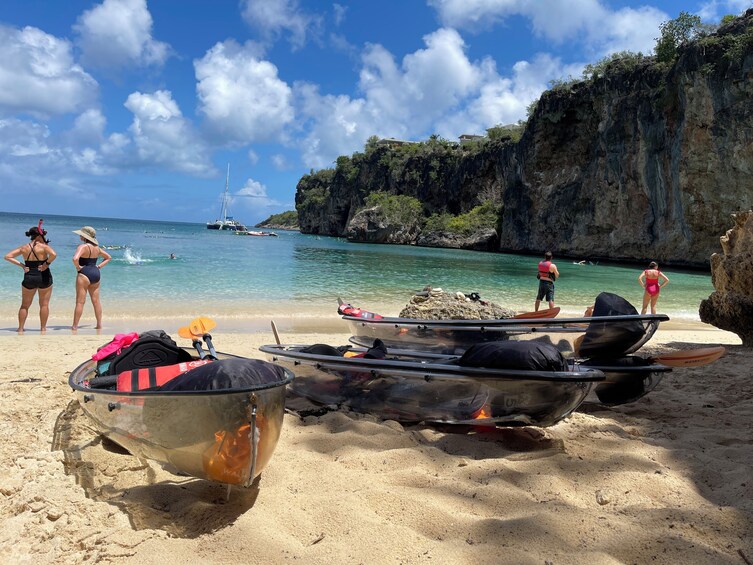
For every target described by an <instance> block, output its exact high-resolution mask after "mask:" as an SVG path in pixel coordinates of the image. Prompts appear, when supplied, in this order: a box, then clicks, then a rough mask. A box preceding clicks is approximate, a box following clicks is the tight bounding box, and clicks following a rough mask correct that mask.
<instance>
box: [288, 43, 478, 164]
mask: <svg viewBox="0 0 753 565" xmlns="http://www.w3.org/2000/svg"><path fill="white" fill-rule="evenodd" d="M424 42H425V44H426V48H425V49H419V50H417V51H416V52H414V53H411V54H408V55H406V56H405V57H404V58H403V60H402V62H401V64H398V63H397V62H396V61H395V59H394V57H393V56H392V54H391V53H390V52H389V51H387V50H386V49H385V48H384V47H382V46H381V45H371V46H368V47H367V49H366V50H365V51H364V54H363V56H362V63H363V67H362V70H361V73H360V81H359V87H360V89H361V91H362V92H363V97H361V98H353V99H351V98H350V97H348V96H331V95H329V96H322V95H320V94H319V92H318V90H317V88H316V87H315V86H313V85H310V84H298V85H296V94H297V99H298V100H299V101H300V104H301V105H300V112H301V115H302V116H304V117H306V118H307V119H308V121H307V126H308V127H309V130H308V133H307V135H306V136H305V138H304V140H303V143H302V144H301V146H302V147H301V150H302V153H303V160H304V163H305V164H306V165H307V166H310V167H317V168H319V167H325V166H331V164H332V162H333V160H334V159H335V158H337V156H338V155H342V154H348V153H352V152H353V151H354V150H359V149H362V148H363V145H364V143H365V142H366V140H367V139H368V138H369V137H370V136H371V135H377V136H380V137H416V136H418V137H420V136H426V135H428V134H431V133H433V131H430V130H432V128H433V127H434V124H436V122H437V121H441V120H442V119H443V118H444V117H445V116H446V115H447V114H448V113H454V112H456V111H458V109H459V108H460V107H461V106H462V105H463V104H464V103H466V102H467V100H468V99H469V98H472V97H473V96H474V94H477V93H478V90H479V88H480V87H481V85H482V84H483V83H484V81H485V80H488V77H487V74H488V73H489V72H490V70H491V68H492V66H491V65H490V63H489V61H486V60H485V61H481V62H480V63H477V64H473V63H472V62H471V61H469V60H468V58H467V56H466V54H465V44H464V42H463V40H462V38H461V37H460V35H459V34H458V33H457V32H456V31H455V30H452V29H440V30H437V31H435V32H434V33H431V34H429V35H426V36H425V37H424Z"/></svg>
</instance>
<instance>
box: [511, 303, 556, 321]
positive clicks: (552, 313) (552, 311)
mask: <svg viewBox="0 0 753 565" xmlns="http://www.w3.org/2000/svg"><path fill="white" fill-rule="evenodd" d="M559 313H560V307H559V306H555V307H554V308H547V309H546V310H538V311H536V312H524V313H523V314H517V315H515V316H513V318H515V319H517V320H526V319H531V318H556V317H557V314H559Z"/></svg>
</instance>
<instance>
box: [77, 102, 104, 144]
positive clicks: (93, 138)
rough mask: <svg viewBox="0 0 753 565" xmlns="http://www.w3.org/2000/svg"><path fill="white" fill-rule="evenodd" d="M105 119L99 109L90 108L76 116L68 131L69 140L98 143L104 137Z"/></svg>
mask: <svg viewBox="0 0 753 565" xmlns="http://www.w3.org/2000/svg"><path fill="white" fill-rule="evenodd" d="M106 125H107V119H106V118H105V116H104V115H103V114H102V112H101V111H100V110H97V109H90V110H87V111H86V112H84V113H83V114H80V115H79V116H77V117H76V120H75V121H74V122H73V129H72V130H71V132H70V137H71V142H72V143H75V144H82V145H99V144H100V143H101V142H102V141H103V139H104V133H105V126H106Z"/></svg>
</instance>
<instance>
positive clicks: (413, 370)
mask: <svg viewBox="0 0 753 565" xmlns="http://www.w3.org/2000/svg"><path fill="white" fill-rule="evenodd" d="M304 347H305V346H300V345H266V346H263V347H261V348H260V351H262V352H263V353H265V354H266V355H267V358H268V359H269V360H270V361H272V362H273V363H276V364H278V365H281V366H283V367H285V368H288V369H290V370H291V371H295V374H296V378H295V381H294V382H293V384H291V386H290V387H289V393H290V394H291V395H294V396H298V397H302V398H306V399H308V400H310V401H312V402H314V403H316V404H319V405H324V406H326V405H338V406H346V407H348V408H350V409H351V410H353V411H356V412H361V413H369V414H373V415H376V416H378V417H381V418H384V419H393V420H398V421H401V422H427V423H441V424H456V425H469V424H470V425H473V426H480V427H496V426H541V427H544V426H551V425H554V424H556V423H557V422H559V421H561V420H562V419H563V418H565V417H566V416H568V415H569V414H570V413H572V412H573V411H574V410H575V409H576V408H577V407H578V406H579V405H580V404H581V402H583V400H584V399H585V398H586V397H587V396H588V394H589V392H591V390H592V389H593V387H594V386H595V385H596V383H597V382H598V381H601V380H603V379H604V376H603V374H602V373H601V372H599V371H598V370H593V369H583V370H581V369H580V368H578V369H577V370H576V371H572V372H565V371H563V372H554V371H527V370H504V369H499V370H494V369H479V368H472V367H461V366H458V365H452V364H445V363H444V362H448V361H451V360H450V359H449V358H448V357H447V356H442V355H432V354H430V353H424V352H417V351H416V352H405V351H402V352H395V351H390V352H389V359H364V358H357V357H353V358H348V357H331V356H327V355H316V354H311V353H304V352H302V351H301V349H303V348H304ZM354 351H359V350H358V349H356V350H354Z"/></svg>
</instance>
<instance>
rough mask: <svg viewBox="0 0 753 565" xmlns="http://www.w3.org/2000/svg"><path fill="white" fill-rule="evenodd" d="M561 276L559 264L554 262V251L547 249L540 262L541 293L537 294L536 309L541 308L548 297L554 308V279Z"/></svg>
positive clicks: (538, 275)
mask: <svg viewBox="0 0 753 565" xmlns="http://www.w3.org/2000/svg"><path fill="white" fill-rule="evenodd" d="M559 276H560V272H559V271H558V270H557V265H555V264H554V263H552V252H551V251H547V252H546V253H545V254H544V260H543V261H541V262H540V263H539V272H538V274H537V275H536V278H537V279H539V293H538V294H537V295H536V306H535V310H536V311H538V310H539V304H541V301H542V300H543V299H544V298H546V300H547V302H549V308H554V281H555V280H557V279H558V278H559Z"/></svg>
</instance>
